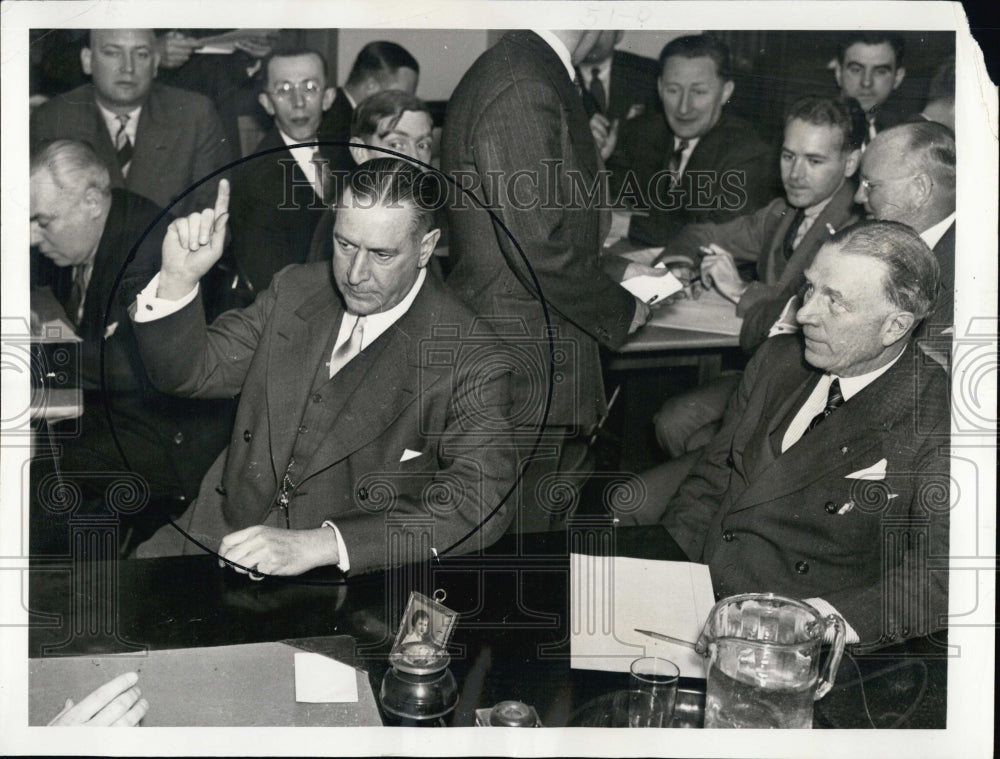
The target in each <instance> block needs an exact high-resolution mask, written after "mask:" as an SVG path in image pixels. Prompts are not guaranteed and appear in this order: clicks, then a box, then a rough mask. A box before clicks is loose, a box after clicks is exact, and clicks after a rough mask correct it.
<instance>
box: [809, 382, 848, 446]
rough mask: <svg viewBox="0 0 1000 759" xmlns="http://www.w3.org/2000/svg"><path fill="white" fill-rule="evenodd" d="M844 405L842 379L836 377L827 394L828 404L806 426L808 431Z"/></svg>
mask: <svg viewBox="0 0 1000 759" xmlns="http://www.w3.org/2000/svg"><path fill="white" fill-rule="evenodd" d="M843 405H844V396H843V395H841V392H840V380H839V379H836V378H835V379H834V380H833V382H831V383H830V392H829V393H828V394H827V396H826V406H824V407H823V410H822V411H820V412H819V413H818V414H816V416H814V417H813V418H812V421H811V422H809V426H808V427H806V432H809V430H811V429H812V428H813V427H815V426H816V425H817V424H819V423H820V422H822V421H823V420H824V419H826V418H827V417H828V416H830V414H832V413H833V412H834V411H835V410H836V409H838V408H840V407H841V406H843ZM802 434H803V435H805V434H806V433H805V432H803V433H802Z"/></svg>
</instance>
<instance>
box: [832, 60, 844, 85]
mask: <svg viewBox="0 0 1000 759" xmlns="http://www.w3.org/2000/svg"><path fill="white" fill-rule="evenodd" d="M843 73H844V70H843V69H842V68H841V67H840V61H834V63H833V78H834V79H836V80H837V87H838V88H840V89H843V88H844V85H843V84H842V83H841V81H840V79H841V77H842V76H843Z"/></svg>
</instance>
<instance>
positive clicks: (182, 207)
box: [30, 29, 232, 214]
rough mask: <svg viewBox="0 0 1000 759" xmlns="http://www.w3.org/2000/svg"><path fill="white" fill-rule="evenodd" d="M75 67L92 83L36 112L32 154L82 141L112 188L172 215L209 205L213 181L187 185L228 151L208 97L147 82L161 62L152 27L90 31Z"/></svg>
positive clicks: (216, 164)
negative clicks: (98, 161)
mask: <svg viewBox="0 0 1000 759" xmlns="http://www.w3.org/2000/svg"><path fill="white" fill-rule="evenodd" d="M80 62H81V65H82V66H83V71H84V73H85V74H88V75H90V77H91V79H92V80H93V81H92V82H91V83H90V84H85V85H83V86H82V87H77V88H76V89H75V90H71V91H70V92H66V93H64V94H62V95H60V96H58V97H55V98H53V99H52V100H50V101H49V102H47V103H45V104H44V105H42V106H40V107H39V108H38V109H36V110H35V112H34V113H33V114H32V117H31V131H30V135H31V145H32V151H35V150H37V149H38V148H39V147H40V146H41V145H42V143H48V142H51V141H53V140H79V141H82V142H86V143H88V144H90V145H91V146H93V148H94V150H96V151H97V154H98V155H99V156H100V158H101V160H102V162H103V163H104V165H105V166H106V167H107V169H108V173H109V174H110V176H111V186H112V187H124V188H125V189H126V190H131V191H132V192H136V193H139V194H140V195H144V196H145V197H147V198H149V199H150V200H152V201H153V202H154V203H156V204H157V205H158V206H160V207H162V208H168V207H169V208H170V211H171V212H172V213H174V214H184V213H189V212H191V211H194V210H195V209H200V208H203V207H205V206H206V205H209V204H211V202H212V199H213V198H214V197H215V192H216V188H217V186H218V182H219V177H215V178H213V179H212V180H209V181H208V182H205V184H203V185H200V186H199V187H193V186H194V185H195V184H197V183H198V182H200V181H201V180H202V179H204V178H205V177H207V176H208V175H210V174H211V173H212V172H214V171H215V170H217V169H219V168H221V167H222V166H224V165H226V164H227V163H229V161H230V160H231V159H232V154H231V149H230V146H229V143H228V142H227V141H226V139H225V134H224V132H223V130H222V124H221V122H220V121H219V115H218V113H217V112H216V110H215V107H214V106H213V105H212V103H211V101H210V100H209V99H208V98H206V97H204V96H203V95H199V94H197V93H194V92H188V91H187V90H180V89H176V88H174V87H167V86H165V85H162V84H157V83H155V82H154V81H153V80H154V78H155V77H156V72H157V68H158V66H159V62H160V58H159V54H158V52H157V49H156V37H155V36H154V35H153V30H152V29H92V30H91V32H90V38H89V41H88V43H87V45H86V47H84V48H83V50H82V51H81V52H80ZM192 188H193V189H192ZM189 190H190V192H188V191H189ZM185 193H188V194H187V195H185ZM182 195H185V196H184V198H183V200H180V201H179V202H178V203H177V205H172V204H173V203H174V201H175V200H177V199H178V198H180V196H182Z"/></svg>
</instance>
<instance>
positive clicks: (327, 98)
mask: <svg viewBox="0 0 1000 759" xmlns="http://www.w3.org/2000/svg"><path fill="white" fill-rule="evenodd" d="M336 96H337V90H336V88H334V87H327V88H326V89H325V90H323V99H322V100H321V101H320V105H321V106H322V107H323V110H324V111H326V110H328V109H329V108H330V106H331V105H333V99H334V98H335V97H336Z"/></svg>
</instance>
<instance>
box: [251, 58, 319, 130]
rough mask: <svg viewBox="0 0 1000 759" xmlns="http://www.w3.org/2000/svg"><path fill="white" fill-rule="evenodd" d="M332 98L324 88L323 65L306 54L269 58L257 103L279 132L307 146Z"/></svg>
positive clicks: (317, 59)
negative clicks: (258, 102) (264, 87)
mask: <svg viewBox="0 0 1000 759" xmlns="http://www.w3.org/2000/svg"><path fill="white" fill-rule="evenodd" d="M334 94H335V93H334V90H332V89H328V88H327V86H326V72H324V71H323V61H322V60H321V59H320V57H319V56H318V55H313V54H312V53H306V54H303V55H294V56H288V57H285V56H279V57H277V58H272V59H271V61H270V63H269V64H268V67H267V87H266V91H265V92H262V93H261V94H260V96H259V98H258V99H259V101H260V104H261V106H263V108H264V110H265V111H267V112H268V114H270V115H271V116H273V117H274V123H275V124H277V126H278V129H280V130H281V131H282V132H284V133H285V134H286V135H288V137H290V138H291V139H293V140H295V141H297V142H308V141H310V140H315V138H316V132H317V131H318V130H319V123H320V121H321V120H322V118H323V111H325V110H326V109H327V108H329V107H330V105H331V103H333V97H334Z"/></svg>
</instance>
